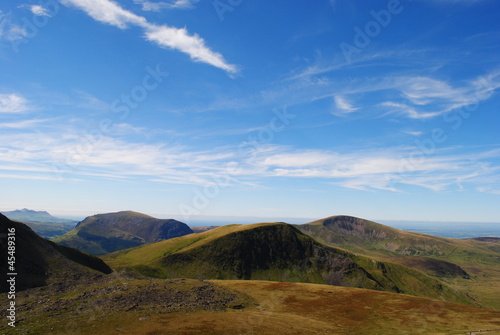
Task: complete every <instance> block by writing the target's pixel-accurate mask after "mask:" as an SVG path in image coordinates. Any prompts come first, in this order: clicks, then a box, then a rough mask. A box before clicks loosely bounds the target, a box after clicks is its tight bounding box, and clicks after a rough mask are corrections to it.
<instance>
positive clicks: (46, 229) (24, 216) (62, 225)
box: [3, 208, 77, 238]
mask: <svg viewBox="0 0 500 335" xmlns="http://www.w3.org/2000/svg"><path fill="white" fill-rule="evenodd" d="M3 215H5V216H6V217H8V218H9V219H11V220H14V221H18V222H22V223H25V224H27V225H28V226H29V227H30V228H31V229H33V230H34V231H35V233H37V234H38V235H40V236H42V237H45V238H54V237H57V236H61V235H64V234H66V233H67V232H69V231H70V230H71V229H72V228H74V226H75V225H76V224H77V221H74V220H68V219H61V218H58V217H55V216H52V215H50V214H49V213H47V212H45V211H33V210H30V209H26V208H24V209H18V210H15V211H10V212H3Z"/></svg>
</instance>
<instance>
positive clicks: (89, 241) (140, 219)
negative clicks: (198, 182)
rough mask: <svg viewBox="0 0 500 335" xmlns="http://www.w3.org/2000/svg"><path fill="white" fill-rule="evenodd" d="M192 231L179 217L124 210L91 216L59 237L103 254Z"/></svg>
mask: <svg viewBox="0 0 500 335" xmlns="http://www.w3.org/2000/svg"><path fill="white" fill-rule="evenodd" d="M192 233H193V231H192V230H191V228H189V226H188V225H186V224H185V223H182V222H180V221H177V220H173V219H166V220H163V219H157V218H154V217H152V216H149V215H146V214H142V213H137V212H133V211H122V212H116V213H107V214H97V215H93V216H89V217H87V218H85V220H83V221H81V222H80V223H78V225H77V226H76V227H75V229H73V230H72V231H70V232H68V233H67V234H65V235H63V236H61V237H59V238H57V239H55V241H57V242H58V243H60V244H62V245H66V246H69V247H74V248H76V249H78V250H81V251H85V252H88V253H91V254H94V255H102V254H107V253H110V252H113V251H117V250H122V249H126V248H132V247H136V246H139V245H142V244H145V243H154V242H159V241H163V240H167V239H170V238H173V237H179V236H184V235H187V234H192Z"/></svg>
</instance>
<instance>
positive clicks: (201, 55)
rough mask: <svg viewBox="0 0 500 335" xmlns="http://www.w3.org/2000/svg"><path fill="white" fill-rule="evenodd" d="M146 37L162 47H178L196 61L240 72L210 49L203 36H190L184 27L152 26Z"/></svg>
mask: <svg viewBox="0 0 500 335" xmlns="http://www.w3.org/2000/svg"><path fill="white" fill-rule="evenodd" d="M146 38H147V39H148V40H149V41H153V42H155V43H156V44H158V45H159V46H161V47H168V48H172V49H177V50H180V51H182V52H184V53H187V54H188V55H189V56H190V57H191V59H193V60H195V61H198V62H204V63H208V64H211V65H213V66H215V67H218V68H220V69H223V70H225V71H227V72H229V73H236V72H238V69H237V67H236V66H234V65H230V64H227V62H226V61H225V60H224V57H223V56H222V55H221V54H220V53H217V52H213V51H210V50H209V49H208V48H207V47H206V46H205V41H204V40H203V39H202V38H201V37H199V36H198V35H196V34H195V35H192V36H190V35H189V34H188V32H187V30H186V29H184V28H182V29H177V28H171V27H167V26H150V27H149V29H148V30H147V31H146Z"/></svg>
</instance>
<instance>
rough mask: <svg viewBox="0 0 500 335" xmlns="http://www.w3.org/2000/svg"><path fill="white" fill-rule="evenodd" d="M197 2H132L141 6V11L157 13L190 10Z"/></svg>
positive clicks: (178, 0) (142, 0) (135, 0)
mask: <svg viewBox="0 0 500 335" xmlns="http://www.w3.org/2000/svg"><path fill="white" fill-rule="evenodd" d="M198 1H199V0H175V1H174V2H152V1H147V0H134V3H136V4H138V5H141V6H142V10H143V11H152V12H159V11H161V10H162V9H191V8H193V7H194V6H193V5H194V4H195V3H197V2H198Z"/></svg>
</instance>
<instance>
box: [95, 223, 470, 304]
mask: <svg viewBox="0 0 500 335" xmlns="http://www.w3.org/2000/svg"><path fill="white" fill-rule="evenodd" d="M103 258H104V259H105V260H106V262H107V263H108V264H110V265H111V266H112V267H114V268H133V269H135V270H137V271H139V272H141V273H142V274H145V275H149V276H153V277H158V278H176V277H188V278H204V279H246V280H272V281H286V282H304V283H317V284H330V285H336V286H345V287H359V288H368V289H374V290H381V291H388V292H397V293H406V294H410V295H415V296H422V297H432V298H436V299H442V300H448V301H455V302H462V303H470V302H471V301H470V300H469V299H468V298H467V297H466V296H465V295H463V294H461V293H459V292H457V291H455V290H453V289H450V288H449V287H447V286H446V285H445V284H444V283H442V282H440V281H439V280H436V279H434V278H431V277H429V276H427V275H425V274H423V273H421V272H419V271H416V270H412V269H410V268H407V267H405V266H402V265H399V264H394V263H389V262H380V261H376V260H373V259H370V258H367V257H361V256H356V255H354V254H352V253H350V252H347V251H345V250H341V249H337V248H331V247H327V246H325V245H322V244H320V243H318V242H316V241H315V240H314V239H312V238H311V237H309V236H307V235H305V234H303V233H301V232H300V231H299V230H297V229H296V228H295V227H293V226H291V225H288V224H284V223H265V224H255V225H244V226H242V225H232V226H226V227H221V228H217V229H214V230H211V231H207V232H204V233H201V234H193V235H188V236H184V237H180V238H176V239H172V240H168V241H163V242H159V243H154V244H148V245H144V246H140V247H137V248H133V249H128V250H123V251H120V252H117V253H113V254H110V255H106V256H104V257H103Z"/></svg>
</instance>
